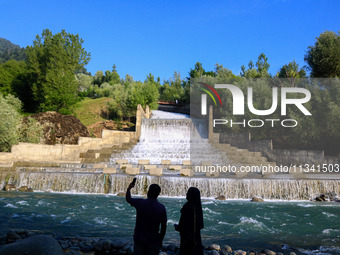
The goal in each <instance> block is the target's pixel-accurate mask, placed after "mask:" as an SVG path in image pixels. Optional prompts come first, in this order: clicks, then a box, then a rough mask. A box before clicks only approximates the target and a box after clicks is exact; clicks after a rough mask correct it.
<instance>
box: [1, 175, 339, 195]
mask: <svg viewBox="0 0 340 255" xmlns="http://www.w3.org/2000/svg"><path fill="white" fill-rule="evenodd" d="M132 179H133V176H128V175H119V174H113V175H105V174H101V173H79V172H78V173H74V172H72V173H67V172H24V171H22V172H18V173H15V175H13V176H12V177H11V179H10V183H13V184H16V185H17V187H20V186H29V187H31V188H33V189H34V190H35V191H53V192H72V193H94V194H101V193H109V194H117V193H118V192H125V191H126V189H127V187H128V185H129V184H130V182H131V181H132ZM0 183H3V180H1V181H0ZM153 183H156V184H159V185H160V186H161V188H162V192H161V196H169V197H185V194H186V192H187V190H188V188H189V187H192V186H194V187H197V188H198V189H200V191H201V195H202V197H205V198H214V197H217V196H219V195H224V196H225V197H226V198H227V199H250V198H252V197H254V196H259V197H262V198H264V199H279V200H310V199H314V198H315V197H316V196H318V195H320V194H330V193H336V194H340V180H292V179H231V178H230V179H227V178H202V177H201V178H200V177H191V178H189V177H179V176H178V177H169V176H167V177H164V176H160V177H157V176H149V175H139V176H137V182H136V186H135V188H134V189H133V190H132V193H133V194H135V195H146V192H147V189H148V187H149V185H150V184H153ZM105 186H106V187H107V188H105ZM0 188H3V187H0Z"/></svg>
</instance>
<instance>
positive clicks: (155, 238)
mask: <svg viewBox="0 0 340 255" xmlns="http://www.w3.org/2000/svg"><path fill="white" fill-rule="evenodd" d="M130 204H131V205H132V206H134V207H135V208H136V210H137V219H136V226H135V234H134V241H135V243H139V244H146V245H148V244H150V245H151V244H160V243H161V238H160V233H159V226H160V224H161V223H164V224H166V222H167V215H166V210H165V207H164V205H163V204H161V203H159V202H158V201H157V199H153V198H148V199H142V198H131V201H130Z"/></svg>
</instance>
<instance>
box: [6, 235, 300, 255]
mask: <svg viewBox="0 0 340 255" xmlns="http://www.w3.org/2000/svg"><path fill="white" fill-rule="evenodd" d="M18 251H25V252H26V253H25V255H40V254H44V255H81V254H85V255H104V254H109V255H116V254H130V255H132V254H134V252H133V243H132V242H131V241H130V240H126V239H115V238H111V239H109V238H91V237H61V236H56V235H46V234H42V233H37V232H32V231H26V230H16V231H13V230H12V231H9V232H8V233H7V234H6V236H3V237H0V255H20V254H19V253H18ZM167 254H169V255H170V254H172V255H177V254H179V246H178V245H176V244H169V243H165V244H163V246H162V249H161V252H160V254H159V255H167ZM204 254H205V255H295V253H294V252H287V251H272V250H269V249H263V250H261V251H255V250H250V251H243V250H240V249H236V250H233V248H231V247H230V246H228V245H223V246H220V245H218V244H211V245H209V246H208V247H205V248H204Z"/></svg>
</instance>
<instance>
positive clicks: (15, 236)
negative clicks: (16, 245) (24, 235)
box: [7, 230, 21, 241]
mask: <svg viewBox="0 0 340 255" xmlns="http://www.w3.org/2000/svg"><path fill="white" fill-rule="evenodd" d="M19 239H21V237H20V235H18V234H17V232H15V231H12V230H11V231H8V233H7V240H13V241H16V240H19Z"/></svg>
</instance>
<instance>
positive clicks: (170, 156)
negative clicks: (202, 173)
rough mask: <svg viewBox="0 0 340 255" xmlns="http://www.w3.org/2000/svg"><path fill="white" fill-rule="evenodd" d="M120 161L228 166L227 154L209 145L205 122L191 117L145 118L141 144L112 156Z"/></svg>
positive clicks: (112, 159) (142, 126)
mask: <svg viewBox="0 0 340 255" xmlns="http://www.w3.org/2000/svg"><path fill="white" fill-rule="evenodd" d="M118 158H121V159H128V160H129V163H132V164H136V163H137V162H138V160H139V159H149V160H150V163H151V164H160V163H161V160H171V162H172V163H173V164H181V163H182V161H184V160H191V161H193V162H194V163H196V162H199V163H200V162H201V161H212V160H213V161H214V162H220V165H222V163H221V162H223V163H224V164H225V163H226V162H227V163H228V159H227V158H226V155H222V154H221V153H220V152H219V151H218V150H217V149H216V148H214V147H213V146H211V145H210V143H209V141H208V130H207V125H206V123H205V121H204V120H192V119H188V118H187V119H143V120H142V125H141V136H140V139H139V142H138V143H137V144H136V145H135V146H134V147H133V148H132V149H130V150H127V151H122V152H120V153H115V154H112V155H111V162H113V161H114V159H118ZM197 164H198V163H197Z"/></svg>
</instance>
